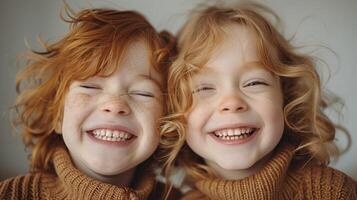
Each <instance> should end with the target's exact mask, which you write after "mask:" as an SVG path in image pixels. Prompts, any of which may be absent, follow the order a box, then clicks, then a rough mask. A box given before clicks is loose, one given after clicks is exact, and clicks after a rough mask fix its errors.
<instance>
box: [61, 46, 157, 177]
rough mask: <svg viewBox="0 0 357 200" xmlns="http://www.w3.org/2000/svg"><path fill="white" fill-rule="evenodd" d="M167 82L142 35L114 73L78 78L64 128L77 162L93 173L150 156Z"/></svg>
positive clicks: (131, 164)
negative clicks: (150, 56) (165, 82)
mask: <svg viewBox="0 0 357 200" xmlns="http://www.w3.org/2000/svg"><path fill="white" fill-rule="evenodd" d="M161 87H162V79H161V75H160V74H159V73H158V72H157V71H155V70H154V69H153V67H152V66H151V64H150V60H149V49H148V47H147V46H146V45H145V43H144V42H142V41H141V42H134V43H132V44H131V45H130V46H129V48H128V50H127V53H126V54H125V55H124V57H123V60H122V62H121V65H120V66H119V67H118V69H117V70H116V71H115V72H114V73H113V74H112V75H110V76H108V77H99V76H95V77H91V78H89V79H87V80H85V81H75V82H73V83H72V84H71V85H70V87H69V91H68V93H67V95H66V97H65V105H64V115H63V123H62V134H63V139H64V141H65V144H66V146H67V147H68V149H69V151H70V154H71V157H72V159H73V161H74V163H75V165H76V167H77V168H79V169H80V170H81V171H82V172H84V173H86V174H87V175H90V176H92V177H101V176H109V175H118V174H120V173H123V172H125V171H128V170H130V169H133V168H134V167H135V166H137V165H138V164H140V163H141V162H143V161H145V160H146V159H147V158H149V157H150V156H151V155H152V154H153V152H154V151H155V149H156V147H157V146H158V143H159V133H158V126H157V120H158V119H159V117H161V116H162V114H163V105H162V90H161Z"/></svg>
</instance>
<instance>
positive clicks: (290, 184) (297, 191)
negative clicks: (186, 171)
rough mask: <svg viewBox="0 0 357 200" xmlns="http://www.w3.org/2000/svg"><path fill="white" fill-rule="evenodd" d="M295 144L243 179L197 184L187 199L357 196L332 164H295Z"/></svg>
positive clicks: (354, 187) (295, 199) (348, 180)
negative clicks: (293, 162)
mask: <svg viewBox="0 0 357 200" xmlns="http://www.w3.org/2000/svg"><path fill="white" fill-rule="evenodd" d="M292 158H293V147H292V146H289V145H281V146H280V147H279V148H278V149H277V151H276V154H275V155H274V157H273V158H272V159H271V160H270V161H269V162H268V163H267V165H266V166H265V167H264V168H263V169H262V170H260V171H259V172H258V173H256V174H254V175H252V176H249V177H247V178H244V179H242V180H222V179H209V180H201V181H198V182H196V183H195V188H194V189H193V190H192V191H190V192H188V193H186V194H185V196H184V197H183V199H184V200H191V199H195V200H199V199H202V200H203V199H226V200H230V199H251V200H259V199H274V200H275V199H289V200H298V199H299V200H300V199H323V200H325V199H351V200H352V199H353V200H356V199H357V193H356V191H357V183H356V182H355V181H354V180H352V179H351V178H350V177H348V176H347V175H345V174H343V173H342V172H340V171H337V170H335V169H332V168H330V167H324V166H317V165H308V166H304V165H301V164H300V165H298V164H292V163H291V161H292Z"/></svg>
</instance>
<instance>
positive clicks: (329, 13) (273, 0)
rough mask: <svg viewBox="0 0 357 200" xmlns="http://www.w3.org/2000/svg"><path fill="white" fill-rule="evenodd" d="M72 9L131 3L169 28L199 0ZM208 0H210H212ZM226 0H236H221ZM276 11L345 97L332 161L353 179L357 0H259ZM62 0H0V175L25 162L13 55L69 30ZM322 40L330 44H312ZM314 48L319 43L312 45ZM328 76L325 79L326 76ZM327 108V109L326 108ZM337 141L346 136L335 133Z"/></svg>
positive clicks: (108, 1)
mask: <svg viewBox="0 0 357 200" xmlns="http://www.w3.org/2000/svg"><path fill="white" fill-rule="evenodd" d="M67 2H68V4H69V5H70V6H71V7H72V8H73V9H75V10H78V9H82V8H88V7H91V6H92V7H106V8H116V9H133V10H137V11H139V12H141V13H143V14H144V15H145V16H146V17H147V18H148V19H149V20H150V21H151V23H153V24H154V26H155V27H156V28H157V29H159V30H162V29H166V30H169V31H171V32H173V33H176V32H177V30H178V29H179V28H180V27H181V25H182V24H183V23H184V21H185V20H186V17H187V14H188V13H189V12H190V9H192V8H194V7H195V5H197V4H198V3H201V2H204V1H203V0H102V1H100V0H67ZM211 2H212V1H211ZM226 2H236V1H233V0H229V1H228V0H226ZM258 2H261V3H263V4H265V5H267V6H269V7H270V8H272V9H273V10H274V11H276V12H277V13H278V15H280V17H281V18H282V20H283V26H282V27H283V29H282V30H283V33H284V35H285V36H287V37H291V36H293V35H294V34H295V37H294V40H293V44H295V45H299V46H303V45H309V46H310V47H308V48H305V49H302V51H304V52H311V53H312V54H313V55H315V56H319V57H320V58H322V59H323V60H324V61H325V62H326V64H327V65H328V66H329V69H330V72H331V77H330V78H328V77H327V76H326V73H325V72H326V71H327V70H326V69H327V67H326V66H325V65H322V64H321V66H319V69H320V70H321V71H322V72H323V73H322V74H323V80H324V81H323V83H324V88H327V89H329V90H330V91H332V92H334V93H335V94H337V95H339V96H340V97H341V98H342V99H343V100H344V103H345V106H344V107H343V109H342V113H343V115H344V117H343V118H338V117H336V116H335V115H331V117H333V118H334V119H335V120H338V122H340V123H342V124H344V125H345V126H346V127H347V129H348V130H349V131H350V134H351V137H352V146H351V148H350V149H349V150H348V151H347V152H346V153H345V154H343V155H342V156H340V158H339V159H338V160H336V161H335V162H332V164H331V165H332V166H333V167H335V168H337V169H339V170H341V171H343V172H345V173H346V174H348V175H350V176H352V177H353V178H354V179H355V180H357V162H356V154H357V144H356V140H357V133H356V131H357V89H356V87H357V78H356V77H355V76H356V75H357V66H356V63H357V38H356V37H357V12H356V10H357V1H356V0H260V1H258ZM62 5H63V3H62V1H61V0H26V1H25V0H1V1H0V28H1V32H0V70H1V71H0V76H1V78H0V123H1V124H0V162H1V163H0V180H3V179H5V178H8V177H12V176H16V175H19V174H25V173H26V172H27V170H28V167H27V166H28V162H27V160H26V157H27V155H28V152H25V149H24V146H23V145H22V142H21V138H20V136H19V135H14V134H11V126H10V120H9V108H10V106H11V105H12V104H13V103H14V101H15V96H16V94H15V84H14V83H15V74H16V72H17V70H18V67H17V66H16V56H17V55H18V54H19V53H21V52H24V51H25V50H26V46H25V40H27V41H28V42H29V44H30V45H31V46H32V47H35V48H37V47H39V45H38V43H37V42H36V37H37V36H38V35H40V36H41V37H42V38H43V39H45V41H50V42H51V41H52V42H53V41H56V39H58V38H60V37H61V36H63V35H64V34H65V33H66V32H67V31H68V26H67V24H66V23H64V22H62V21H61V20H60V18H59V12H60V8H61V6H62ZM319 45H322V46H326V47H328V48H330V49H332V50H333V51H334V52H335V54H334V53H332V52H331V51H328V50H326V49H321V48H317V46H319ZM316 49H320V50H317V51H314V50H316ZM327 80H328V81H327ZM329 113H330V112H329ZM337 138H338V140H339V144H340V145H341V146H344V145H345V143H346V142H345V141H346V139H345V138H344V137H343V135H342V134H338V137H337Z"/></svg>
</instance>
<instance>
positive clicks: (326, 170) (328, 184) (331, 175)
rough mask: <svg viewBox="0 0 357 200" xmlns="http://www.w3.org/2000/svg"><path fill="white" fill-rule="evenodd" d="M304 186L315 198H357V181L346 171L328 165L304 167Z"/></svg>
mask: <svg viewBox="0 0 357 200" xmlns="http://www.w3.org/2000/svg"><path fill="white" fill-rule="evenodd" d="M302 171H303V173H302V174H303V187H304V189H305V191H306V192H307V193H306V195H308V196H311V197H314V198H313V199H357V193H356V192H357V191H356V188H357V183H356V181H354V180H353V179H352V178H351V177H349V176H347V175H346V174H345V173H343V172H341V171H339V170H337V169H334V168H331V167H327V166H319V165H312V166H309V167H306V168H305V169H302Z"/></svg>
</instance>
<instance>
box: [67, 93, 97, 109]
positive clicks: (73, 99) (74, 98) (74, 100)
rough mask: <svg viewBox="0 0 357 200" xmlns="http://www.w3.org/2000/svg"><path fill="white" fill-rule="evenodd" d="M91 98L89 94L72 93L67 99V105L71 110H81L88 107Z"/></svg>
mask: <svg viewBox="0 0 357 200" xmlns="http://www.w3.org/2000/svg"><path fill="white" fill-rule="evenodd" d="M91 99H92V98H91V97H90V96H89V95H87V94H76V95H70V96H68V97H67V99H66V101H65V107H67V108H68V109H71V110H72V109H73V110H80V109H83V108H86V107H88V105H89V103H90V102H91Z"/></svg>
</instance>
